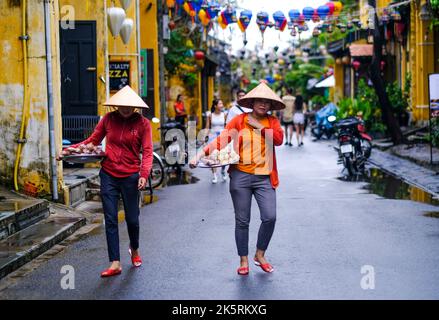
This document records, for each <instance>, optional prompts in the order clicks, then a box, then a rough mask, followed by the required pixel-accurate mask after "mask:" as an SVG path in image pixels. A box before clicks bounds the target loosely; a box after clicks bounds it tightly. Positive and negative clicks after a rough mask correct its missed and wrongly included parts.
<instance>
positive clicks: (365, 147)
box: [361, 140, 372, 159]
mask: <svg viewBox="0 0 439 320" xmlns="http://www.w3.org/2000/svg"><path fill="white" fill-rule="evenodd" d="M361 149H362V151H363V156H364V157H365V158H366V159H369V158H370V155H371V153H372V144H371V143H370V141H368V140H363V141H362V143H361Z"/></svg>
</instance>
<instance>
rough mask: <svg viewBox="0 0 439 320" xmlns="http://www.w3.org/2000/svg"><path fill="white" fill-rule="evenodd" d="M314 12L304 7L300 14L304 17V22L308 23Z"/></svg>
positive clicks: (312, 9)
mask: <svg viewBox="0 0 439 320" xmlns="http://www.w3.org/2000/svg"><path fill="white" fill-rule="evenodd" d="M314 12H315V10H314V8H311V7H305V8H303V10H302V14H303V15H304V16H305V20H306V21H309V20H311V19H312V17H313V15H314Z"/></svg>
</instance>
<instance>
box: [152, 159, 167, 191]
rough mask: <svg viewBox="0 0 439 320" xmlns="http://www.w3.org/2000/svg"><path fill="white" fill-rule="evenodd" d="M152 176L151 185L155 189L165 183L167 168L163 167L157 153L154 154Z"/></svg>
mask: <svg viewBox="0 0 439 320" xmlns="http://www.w3.org/2000/svg"><path fill="white" fill-rule="evenodd" d="M150 177H151V186H152V188H154V189H155V188H157V187H158V186H160V185H161V184H162V183H163V180H164V179H165V168H164V167H163V164H162V162H161V160H160V159H158V158H157V156H156V155H154V157H153V160H152V168H151V174H150Z"/></svg>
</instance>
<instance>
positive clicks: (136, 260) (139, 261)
mask: <svg viewBox="0 0 439 320" xmlns="http://www.w3.org/2000/svg"><path fill="white" fill-rule="evenodd" d="M128 252H129V253H130V257H131V263H132V264H133V266H135V267H136V268H138V267H140V266H141V265H142V258H140V256H139V255H137V256H135V257H133V255H132V252H131V248H128Z"/></svg>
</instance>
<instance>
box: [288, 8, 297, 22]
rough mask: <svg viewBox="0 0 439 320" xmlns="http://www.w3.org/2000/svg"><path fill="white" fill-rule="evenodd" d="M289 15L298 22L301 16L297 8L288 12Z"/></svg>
mask: <svg viewBox="0 0 439 320" xmlns="http://www.w3.org/2000/svg"><path fill="white" fill-rule="evenodd" d="M288 16H289V17H290V20H291V21H292V22H297V20H298V19H299V17H300V11H299V10H296V9H292V10H290V11H289V12H288Z"/></svg>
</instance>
